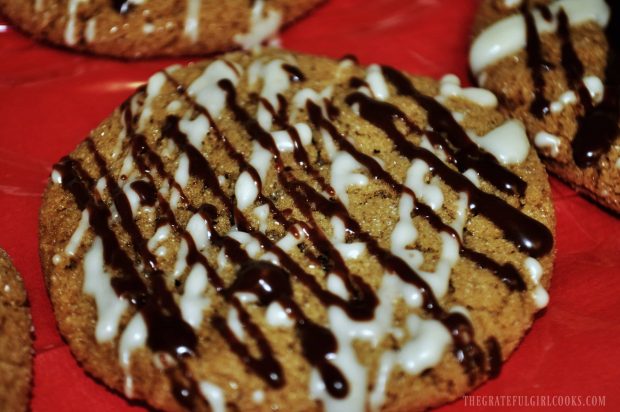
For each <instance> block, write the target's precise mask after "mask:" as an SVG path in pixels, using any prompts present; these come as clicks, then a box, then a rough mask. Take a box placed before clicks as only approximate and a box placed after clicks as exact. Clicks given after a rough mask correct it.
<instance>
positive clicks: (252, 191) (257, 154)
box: [235, 142, 273, 210]
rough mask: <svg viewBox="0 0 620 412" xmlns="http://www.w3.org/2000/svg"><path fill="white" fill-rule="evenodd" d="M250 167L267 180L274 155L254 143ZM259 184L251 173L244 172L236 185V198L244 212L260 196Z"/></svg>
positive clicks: (238, 205) (262, 178)
mask: <svg viewBox="0 0 620 412" xmlns="http://www.w3.org/2000/svg"><path fill="white" fill-rule="evenodd" d="M252 148H253V149H252V156H251V157H250V165H252V167H254V169H256V171H257V172H258V175H259V177H260V179H261V180H264V179H265V176H266V175H267V171H268V170H269V167H270V165H271V159H272V157H273V155H272V154H271V152H270V151H269V150H267V149H265V148H264V147H263V146H261V145H260V144H259V143H258V142H253V145H252ZM257 183H258V182H255V181H254V179H253V178H252V176H251V175H250V173H249V172H245V171H244V172H242V173H241V175H239V179H237V182H236V183H235V198H236V199H237V207H238V208H239V209H240V210H243V209H245V208H247V207H249V206H250V205H252V204H253V203H254V202H255V201H256V198H257V196H258V186H257Z"/></svg>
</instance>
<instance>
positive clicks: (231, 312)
mask: <svg viewBox="0 0 620 412" xmlns="http://www.w3.org/2000/svg"><path fill="white" fill-rule="evenodd" d="M226 324H227V325H228V328H229V329H230V330H231V331H232V333H233V334H234V335H235V336H236V337H237V339H239V340H240V341H241V342H243V340H244V339H245V330H244V329H243V325H242V324H241V321H240V320H239V312H238V311H237V309H236V308H233V307H231V308H229V309H228V316H227V317H226Z"/></svg>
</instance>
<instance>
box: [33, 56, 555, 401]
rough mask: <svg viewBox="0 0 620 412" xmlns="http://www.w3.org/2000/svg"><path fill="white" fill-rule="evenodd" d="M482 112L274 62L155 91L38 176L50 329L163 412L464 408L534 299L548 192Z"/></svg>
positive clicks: (332, 67) (116, 384)
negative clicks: (43, 179)
mask: <svg viewBox="0 0 620 412" xmlns="http://www.w3.org/2000/svg"><path fill="white" fill-rule="evenodd" d="M444 105H445V106H444ZM496 106H497V100H496V98H495V96H493V94H491V93H490V92H488V91H486V90H481V89H474V88H461V87H460V82H459V80H458V78H456V77H455V76H453V75H448V76H446V77H444V78H443V79H442V80H441V81H440V82H437V81H435V80H432V79H429V78H420V77H411V76H409V75H405V74H403V73H401V72H399V71H397V70H395V69H392V68H389V67H381V66H378V65H371V66H369V67H362V66H360V65H358V64H357V63H356V62H355V61H354V60H352V59H350V58H349V59H344V60H342V61H334V60H331V59H327V58H321V57H315V56H307V55H299V54H292V53H288V52H285V51H280V50H263V51H261V52H260V53H255V54H252V53H242V52H236V53H230V54H226V55H223V56H221V57H220V58H219V59H216V60H208V61H204V62H200V63H195V64H191V65H189V66H187V67H179V66H173V67H170V68H168V69H166V70H165V71H162V72H159V73H156V74H155V75H153V76H152V77H151V78H150V79H149V82H148V84H147V85H146V86H144V87H142V88H140V89H139V90H138V91H137V92H136V93H135V94H134V95H133V96H132V97H130V98H129V99H128V100H127V101H126V102H125V103H124V104H123V105H122V106H121V107H120V108H119V109H118V110H116V111H115V112H114V114H113V115H112V116H111V117H110V118H109V119H107V120H106V121H104V122H103V123H102V124H101V125H100V126H99V127H98V128H96V129H95V130H94V131H93V132H92V133H91V135H90V136H89V137H88V138H87V139H86V140H85V141H84V142H83V143H81V144H80V145H79V146H78V147H77V149H76V150H75V151H74V152H73V153H71V154H70V155H69V156H67V157H65V158H63V159H62V160H61V161H60V162H59V163H58V164H56V165H55V166H54V168H53V172H52V176H51V180H50V183H49V185H48V187H47V190H46V192H45V195H44V201H43V205H42V209H41V219H40V248H41V256H42V264H43V269H44V273H45V275H46V278H47V283H48V287H49V291H50V296H51V300H52V303H53V305H54V309H55V313H56V317H57V319H58V322H59V327H60V330H61V332H62V334H63V335H64V336H65V337H66V339H67V341H68V342H69V345H70V347H71V349H72V351H73V353H74V354H75V356H76V358H77V359H78V360H79V361H80V363H81V364H82V365H83V366H84V368H85V369H86V370H88V371H89V372H90V373H92V374H93V375H94V376H96V377H98V378H100V379H101V381H103V382H104V383H105V384H107V385H109V386H110V387H112V388H114V389H117V390H119V391H122V392H124V393H125V394H126V395H127V396H128V397H131V398H137V399H142V400H145V401H146V402H148V403H149V404H151V405H152V406H154V407H156V408H161V409H164V410H184V409H188V410H209V408H211V410H214V411H223V410H265V411H266V410H321V409H323V410H326V411H336V410H340V411H341V410H347V411H363V410H366V408H369V409H372V410H386V411H398V410H402V411H404V410H407V411H413V410H423V409H427V408H428V407H431V406H436V405H440V404H442V403H445V402H448V401H450V400H453V399H456V398H457V397H459V396H461V395H462V394H463V393H465V392H467V391H469V390H471V389H472V388H473V387H475V386H477V385H478V384H480V383H482V382H483V381H485V380H486V379H487V378H488V377H489V376H490V377H494V376H497V374H498V373H499V370H500V368H501V364H502V362H503V360H505V359H506V358H507V357H508V356H509V354H510V353H511V352H512V351H513V350H514V349H515V348H516V346H517V345H518V343H519V341H520V339H521V338H522V336H523V335H524V334H525V332H526V331H527V329H528V328H529V327H530V326H531V324H532V321H533V317H534V315H535V313H537V312H538V311H539V310H540V309H541V308H542V307H544V306H545V305H546V304H547V301H548V295H547V292H546V289H547V288H548V287H549V284H550V276H551V269H552V261H553V255H554V249H553V232H554V226H555V220H554V213H553V207H552V205H551V202H550V188H549V185H548V181H547V178H546V174H545V171H544V168H543V166H542V164H541V163H540V161H539V159H538V157H537V155H536V153H535V151H534V150H533V149H531V147H530V145H529V142H528V139H527V136H526V134H525V129H524V127H523V125H522V124H521V123H520V122H518V121H515V120H510V119H507V118H505V117H504V116H503V115H502V114H501V113H499V112H498V111H497V109H496ZM459 170H462V171H463V174H461V173H460V172H459Z"/></svg>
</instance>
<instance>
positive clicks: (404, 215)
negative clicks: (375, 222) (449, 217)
mask: <svg viewBox="0 0 620 412" xmlns="http://www.w3.org/2000/svg"><path fill="white" fill-rule="evenodd" d="M413 208H414V200H413V197H411V195H410V194H409V193H403V194H402V196H401V197H400V203H399V206H398V213H399V217H400V219H399V220H398V223H396V226H394V230H393V231H392V234H391V235H390V244H391V251H392V253H393V254H395V255H396V256H398V257H400V258H401V259H403V260H404V261H405V262H407V264H408V265H409V266H411V267H418V266H420V265H421V264H422V263H423V262H424V257H423V256H422V253H421V252H420V251H419V250H415V249H413V248H411V247H410V246H411V245H413V244H414V242H415V241H416V239H417V238H418V230H417V229H416V227H415V225H414V224H413V217H412V213H413Z"/></svg>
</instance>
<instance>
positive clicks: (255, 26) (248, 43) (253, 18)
mask: <svg viewBox="0 0 620 412" xmlns="http://www.w3.org/2000/svg"><path fill="white" fill-rule="evenodd" d="M264 9H265V1H264V0H255V1H254V6H253V7H252V12H251V13H250V27H249V30H248V31H247V33H245V34H236V35H235V36H234V38H233V40H234V41H235V42H236V43H237V44H238V45H239V46H241V47H243V48H244V49H252V48H254V47H256V46H259V45H260V44H261V43H263V42H264V41H265V40H267V39H269V38H270V37H273V36H274V35H275V34H276V33H277V32H278V30H279V29H280V25H281V24H282V12H280V11H279V10H274V9H270V10H269V11H268V12H267V14H266V15H265V10H264Z"/></svg>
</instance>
